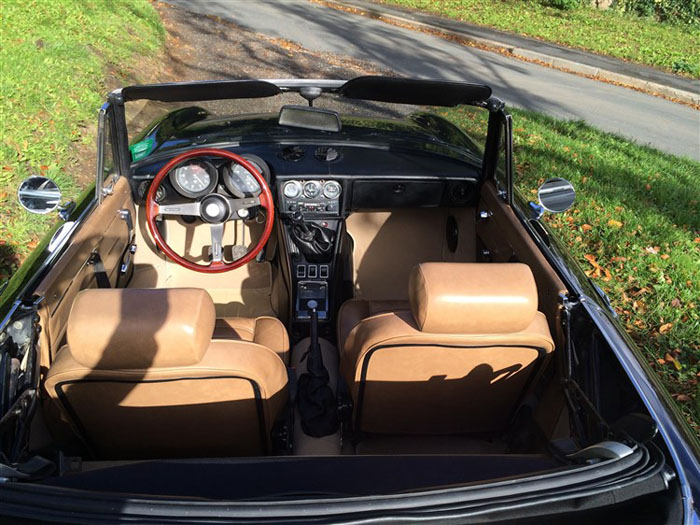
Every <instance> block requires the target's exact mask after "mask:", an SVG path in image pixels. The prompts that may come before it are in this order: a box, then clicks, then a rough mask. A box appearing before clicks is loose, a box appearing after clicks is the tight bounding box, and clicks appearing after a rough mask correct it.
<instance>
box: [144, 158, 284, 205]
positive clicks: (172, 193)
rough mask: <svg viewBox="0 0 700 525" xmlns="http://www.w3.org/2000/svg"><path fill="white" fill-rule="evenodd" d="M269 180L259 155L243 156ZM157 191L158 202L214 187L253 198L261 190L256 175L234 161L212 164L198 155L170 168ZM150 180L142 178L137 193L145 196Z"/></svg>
mask: <svg viewBox="0 0 700 525" xmlns="http://www.w3.org/2000/svg"><path fill="white" fill-rule="evenodd" d="M242 156H243V158H245V159H246V160H247V161H248V162H250V163H251V164H252V165H253V167H254V168H255V169H257V170H258V171H259V172H260V173H261V174H262V175H263V177H264V178H265V180H267V181H268V183H269V181H270V168H269V166H268V165H267V164H266V163H265V161H263V160H262V159H261V158H260V157H258V156H256V155H249V154H245V155H242ZM166 181H167V182H168V184H165V183H164V184H161V185H160V187H159V188H158V191H157V194H156V201H157V202H159V203H161V202H163V201H165V200H166V199H168V198H169V197H177V196H180V197H186V198H188V199H198V198H200V197H204V196H205V195H209V194H210V193H213V192H215V191H217V190H219V193H224V194H225V193H230V194H231V195H232V196H234V197H237V198H239V199H244V198H247V197H256V196H258V195H260V192H261V191H262V190H261V188H260V184H258V181H257V180H255V177H253V175H252V174H251V173H250V172H249V171H248V170H247V169H246V168H245V167H244V166H243V165H242V164H239V163H237V162H226V163H221V162H218V163H216V164H215V163H214V162H211V161H209V160H206V159H202V158H198V159H192V160H190V161H187V162H184V163H182V164H180V165H179V166H177V167H175V168H173V169H172V170H171V171H170V173H168V176H167V177H166V178H165V179H164V182H166ZM150 184H151V181H150V180H145V181H143V182H141V183H140V184H139V186H138V190H137V191H138V196H139V197H140V198H141V199H144V198H145V197H146V194H147V193H148V188H149V187H150Z"/></svg>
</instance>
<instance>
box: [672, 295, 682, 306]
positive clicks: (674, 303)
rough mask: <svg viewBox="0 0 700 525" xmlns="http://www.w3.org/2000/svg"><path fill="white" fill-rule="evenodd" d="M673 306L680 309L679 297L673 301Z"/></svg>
mask: <svg viewBox="0 0 700 525" xmlns="http://www.w3.org/2000/svg"><path fill="white" fill-rule="evenodd" d="M671 306H673V307H674V308H680V306H681V300H680V299H679V298H678V297H676V298H675V299H674V300H673V301H671Z"/></svg>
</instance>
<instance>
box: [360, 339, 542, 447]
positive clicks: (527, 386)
mask: <svg viewBox="0 0 700 525" xmlns="http://www.w3.org/2000/svg"><path fill="white" fill-rule="evenodd" d="M407 346H408V347H412V348H415V347H422V346H433V347H434V346H437V347H438V348H461V349H464V350H470V349H475V348H490V347H494V346H498V347H502V348H529V349H531V350H536V351H537V358H536V359H535V368H534V370H533V371H532V373H531V374H530V377H528V378H527V382H526V383H525V386H524V387H523V392H522V394H521V396H520V398H519V399H518V402H517V403H516V404H515V407H514V408H513V410H512V411H511V414H510V416H509V418H508V420H509V421H510V420H511V419H512V417H513V414H514V413H515V411H516V410H517V409H518V407H520V405H521V403H522V401H523V399H524V397H525V396H526V395H527V393H528V392H529V391H530V386H531V385H532V382H533V381H534V378H535V377H536V376H537V374H538V373H539V371H540V368H541V367H542V364H543V363H544V361H545V359H544V358H545V356H546V355H547V352H546V351H545V350H544V348H541V347H538V346H531V345H501V344H499V345H493V344H490V345H470V346H464V345H441V344H430V343H426V344H396V345H379V346H376V347H375V348H372V349H371V350H370V351H369V352H367V353H366V354H365V356H364V358H363V360H362V373H361V375H360V388H359V391H358V393H357V411H356V413H355V424H354V426H353V428H354V433H355V436H356V437H357V438H360V437H361V436H362V431H361V428H362V427H361V425H360V422H361V421H362V403H363V401H364V393H365V384H366V379H367V369H368V368H369V360H370V358H371V357H372V355H374V353H375V352H376V351H377V350H384V349H386V348H399V347H407Z"/></svg>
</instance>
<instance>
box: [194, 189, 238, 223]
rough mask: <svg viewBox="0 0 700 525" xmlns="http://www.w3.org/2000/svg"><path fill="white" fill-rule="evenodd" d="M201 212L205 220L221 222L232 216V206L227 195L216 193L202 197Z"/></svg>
mask: <svg viewBox="0 0 700 525" xmlns="http://www.w3.org/2000/svg"><path fill="white" fill-rule="evenodd" d="M199 213H200V217H201V218H202V220H203V221H205V222H208V223H209V224H220V223H222V222H226V221H227V220H228V219H229V218H230V217H231V206H230V205H229V203H228V200H226V197H224V196H223V195H219V194H216V193H214V194H211V195H207V196H206V197H204V198H203V199H202V201H201V202H200V211H199Z"/></svg>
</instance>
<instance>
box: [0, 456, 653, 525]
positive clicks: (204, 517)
mask: <svg viewBox="0 0 700 525" xmlns="http://www.w3.org/2000/svg"><path fill="white" fill-rule="evenodd" d="M649 447H650V448H649V450H647V449H646V448H645V447H643V446H639V447H638V448H637V449H636V450H635V451H634V452H633V453H632V454H630V455H629V456H626V457H624V458H621V459H616V460H607V461H603V462H600V463H595V464H590V465H582V466H580V467H579V468H576V469H574V470H568V469H567V470H563V471H557V472H544V473H535V474H533V475H532V476H529V477H527V478H522V479H520V480H519V482H518V483H513V481H512V480H511V479H505V480H496V481H494V482H492V483H478V484H476V485H469V486H450V487H440V488H436V489H427V490H419V491H411V492H406V493H399V494H390V495H382V496H380V497H378V496H377V495H371V496H364V497H347V498H338V497H333V496H330V497H323V496H321V497H316V498H314V497H311V498H308V497H304V495H299V497H297V498H292V497H290V495H289V494H284V495H280V498H279V499H275V498H274V497H273V498H270V499H269V500H266V501H220V500H219V501H202V500H192V499H185V498H165V497H158V496H149V497H138V496H135V495H133V494H126V495H125V494H116V493H104V492H100V493H96V492H90V491H86V490H76V489H65V488H55V487H48V486H45V485H39V484H29V483H4V484H0V515H2V516H16V517H22V518H25V519H27V518H32V519H35V520H49V519H50V520H51V521H57V520H61V521H64V522H68V523H98V522H99V523H107V522H109V523H114V522H115V521H117V520H121V521H128V520H132V521H138V522H142V523H146V522H148V523H193V522H203V521H207V522H213V521H226V522H236V523H243V522H245V523H251V522H255V523H261V522H266V523H271V522H274V523H281V522H294V523H299V522H300V521H303V522H305V523H309V522H312V521H313V522H324V523H328V522H331V521H333V522H336V523H337V522H339V521H341V520H343V521H348V520H355V521H359V520H363V523H372V522H382V523H386V522H388V521H397V520H396V518H403V521H402V522H413V523H415V522H417V521H422V522H425V521H430V520H433V521H435V522H440V523H444V522H445V521H446V520H449V519H452V520H455V521H459V522H460V523H473V522H479V523H483V522H484V521H493V520H489V518H490V517H493V513H496V512H497V513H498V517H499V519H500V521H503V520H504V519H507V518H518V517H527V516H529V517H532V516H537V515H542V514H545V515H546V514H549V513H550V512H547V510H546V509H552V508H553V507H554V506H555V505H563V506H565V508H566V509H567V510H569V511H571V512H579V511H582V510H586V509H590V508H596V507H598V508H599V507H603V506H607V505H610V504H611V502H620V501H624V500H625V499H628V498H629V496H628V495H624V494H623V490H624V489H627V488H630V489H634V488H636V487H640V484H642V483H645V482H646V481H652V478H653V477H655V476H656V477H657V478H656V479H657V480H658V476H660V475H661V471H662V469H663V467H664V458H663V455H662V454H661V452H660V451H659V450H658V449H657V448H656V447H655V446H654V445H653V444H649ZM266 459H268V460H278V459H279V458H266ZM253 460H254V461H258V460H259V458H255V459H253ZM287 460H292V461H295V462H298V463H299V465H300V467H301V468H303V464H304V458H303V457H298V458H288V459H287ZM660 481H661V482H662V483H663V479H661V480H660ZM663 489H664V487H663V486H658V483H657V485H656V486H655V487H649V488H648V489H647V491H646V493H652V492H657V491H658V490H663ZM644 493H645V492H641V494H644ZM596 495H604V496H606V498H605V499H604V500H602V501H601V500H598V501H597V503H596V501H595V500H593V501H590V498H592V497H593V496H596ZM639 495H640V492H638V491H637V493H636V494H635V497H637V496H639ZM485 504H486V505H485ZM560 511H561V510H560ZM523 512H528V514H527V515H525V516H523V514H522V513H523ZM398 521H400V519H399V520H398Z"/></svg>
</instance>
